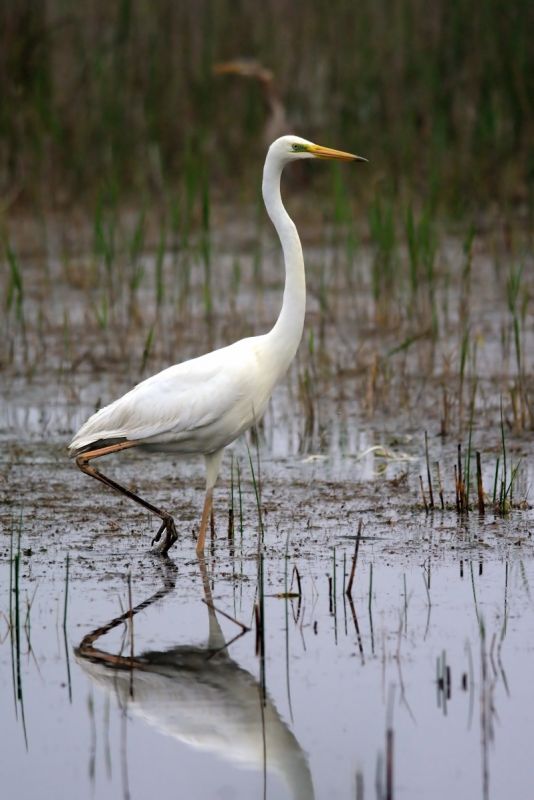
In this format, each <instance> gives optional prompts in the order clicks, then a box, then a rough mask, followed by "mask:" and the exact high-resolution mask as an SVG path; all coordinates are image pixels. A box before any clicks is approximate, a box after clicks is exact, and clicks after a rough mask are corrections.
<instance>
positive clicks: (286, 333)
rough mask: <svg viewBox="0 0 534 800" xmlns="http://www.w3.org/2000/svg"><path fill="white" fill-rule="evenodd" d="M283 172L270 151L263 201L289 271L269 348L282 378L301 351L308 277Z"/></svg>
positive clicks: (270, 336) (269, 334) (263, 186)
mask: <svg viewBox="0 0 534 800" xmlns="http://www.w3.org/2000/svg"><path fill="white" fill-rule="evenodd" d="M282 169H283V164H281V163H280V160H279V158H277V157H276V156H275V155H273V154H272V152H271V151H269V153H268V154H267V159H266V161H265V166H264V168H263V185H262V191H263V200H264V202H265V207H266V209H267V213H268V214H269V217H270V218H271V221H272V223H273V225H274V227H275V228H276V232H277V234H278V236H279V238H280V243H281V245H282V250H283V253H284V263H285V268H286V280H285V288H284V300H283V303H282V309H281V311H280V314H279V316H278V319H277V321H276V324H275V325H274V327H273V328H272V330H271V331H270V332H269V333H268V334H267V338H268V340H269V345H270V347H271V348H272V350H273V352H274V353H275V355H276V361H277V370H279V376H280V377H281V376H282V375H284V374H285V372H286V370H287V368H288V367H289V364H290V363H291V361H292V360H293V358H294V356H295V353H296V352H297V349H298V346H299V344H300V340H301V338H302V330H303V328H304V315H305V312H306V278H305V275H304V258H303V255H302V246H301V244H300V239H299V235H298V233H297V229H296V227H295V224H294V222H293V220H292V219H291V217H290V216H289V214H288V213H287V211H286V210H285V208H284V205H283V203H282V197H281V195H280V177H281V175H282Z"/></svg>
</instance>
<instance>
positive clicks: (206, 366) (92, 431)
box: [70, 343, 254, 451]
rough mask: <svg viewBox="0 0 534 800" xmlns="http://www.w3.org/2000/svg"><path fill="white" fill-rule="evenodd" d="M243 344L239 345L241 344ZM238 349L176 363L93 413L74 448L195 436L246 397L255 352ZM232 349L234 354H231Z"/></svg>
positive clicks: (220, 351) (82, 428)
mask: <svg viewBox="0 0 534 800" xmlns="http://www.w3.org/2000/svg"><path fill="white" fill-rule="evenodd" d="M239 344H241V343H239ZM233 348H235V346H231V347H227V348H223V349H221V350H217V351H214V352H213V353H208V354H207V355H205V356H201V357H200V358H195V359H192V360H191V361H186V362H183V363H182V364H176V365H175V366H173V367H169V368H168V369H165V370H163V371H162V372H159V373H158V374H157V375H154V376H152V377H151V378H148V379H147V380H145V381H143V382H142V383H139V384H137V386H135V387H134V388H133V389H132V390H131V391H129V392H127V393H126V394H125V395H123V396H122V397H120V398H119V399H118V400H116V401H115V402H114V403H111V404H110V405H108V406H105V408H102V409H100V411H97V412H96V414H93V416H92V417H90V418H89V419H88V420H87V422H86V423H85V424H84V425H83V426H82V427H81V428H80V430H79V431H78V433H77V434H76V436H75V438H74V439H73V441H72V443H71V445H70V449H71V450H74V451H76V450H79V449H80V448H82V447H85V446H87V445H88V444H91V443H92V442H94V441H97V440H99V439H120V438H127V439H141V440H142V439H148V438H150V437H153V436H159V435H162V434H165V433H168V432H171V431H172V432H173V433H175V434H180V433H184V432H189V431H190V432H193V431H195V430H197V429H199V428H202V427H205V426H207V425H210V424H212V423H214V422H215V421H216V420H218V419H220V418H222V417H224V415H225V414H226V413H228V412H229V411H230V410H231V409H232V408H234V407H235V405H236V404H237V403H238V402H239V401H240V399H242V398H243V395H244V394H245V393H246V391H247V385H248V382H249V380H250V378H249V376H250V374H251V367H252V363H251V362H252V361H253V360H254V354H253V353H252V352H249V351H248V350H246V349H245V348H243V347H241V348H239V349H238V350H237V351H236V352H231V350H232V349H233ZM229 351H230V352H229Z"/></svg>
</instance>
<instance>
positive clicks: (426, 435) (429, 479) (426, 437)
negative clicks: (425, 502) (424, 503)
mask: <svg viewBox="0 0 534 800" xmlns="http://www.w3.org/2000/svg"><path fill="white" fill-rule="evenodd" d="M425 459H426V477H427V481H428V496H429V499H430V508H434V492H433V491H432V475H431V474H430V461H429V458H428V434H427V432H426V431H425Z"/></svg>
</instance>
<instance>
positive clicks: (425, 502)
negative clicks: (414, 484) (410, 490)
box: [419, 475, 428, 514]
mask: <svg viewBox="0 0 534 800" xmlns="http://www.w3.org/2000/svg"><path fill="white" fill-rule="evenodd" d="M419 485H420V486H421V496H422V498H423V505H424V507H425V513H426V514H428V503H427V501H426V495H425V487H424V486H423V476H422V475H419Z"/></svg>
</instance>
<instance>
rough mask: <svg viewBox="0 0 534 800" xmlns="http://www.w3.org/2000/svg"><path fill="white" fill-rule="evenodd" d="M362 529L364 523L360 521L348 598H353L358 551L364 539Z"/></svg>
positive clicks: (347, 592)
mask: <svg viewBox="0 0 534 800" xmlns="http://www.w3.org/2000/svg"><path fill="white" fill-rule="evenodd" d="M362 528H363V523H362V521H361V520H360V522H359V524H358V533H357V534H356V543H355V545H354V555H353V556H352V567H351V570H350V578H349V584H348V586H347V591H346V595H347V597H351V596H352V584H353V583H354V575H355V573H356V562H357V561H358V550H359V548H360V539H361V537H362Z"/></svg>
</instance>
